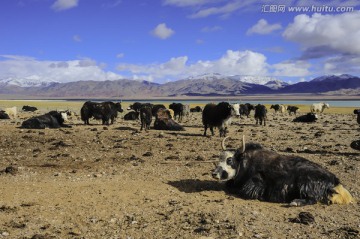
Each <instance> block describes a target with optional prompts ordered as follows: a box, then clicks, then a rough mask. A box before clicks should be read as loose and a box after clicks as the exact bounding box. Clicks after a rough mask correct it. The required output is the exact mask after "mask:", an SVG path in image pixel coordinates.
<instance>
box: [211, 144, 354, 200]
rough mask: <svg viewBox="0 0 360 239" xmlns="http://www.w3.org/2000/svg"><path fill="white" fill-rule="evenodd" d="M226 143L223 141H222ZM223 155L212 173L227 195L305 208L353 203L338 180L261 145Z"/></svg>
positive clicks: (315, 165) (321, 170)
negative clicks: (223, 186) (223, 182)
mask: <svg viewBox="0 0 360 239" xmlns="http://www.w3.org/2000/svg"><path fill="white" fill-rule="evenodd" d="M225 139H226V138H225ZM225 139H224V140H223V141H222V147H223V152H222V153H221V155H220V163H219V165H218V166H217V167H216V169H215V170H214V171H213V173H212V175H213V177H214V178H216V179H219V180H222V181H226V186H227V189H228V191H229V192H230V193H233V194H236V195H238V196H240V197H242V198H244V199H258V200H261V201H268V202H277V203H290V205H292V206H302V205H307V204H315V203H316V202H322V203H327V204H329V203H337V204H348V203H351V202H353V198H352V196H351V195H350V193H349V192H348V191H347V190H346V189H345V188H344V187H343V186H342V185H341V184H340V181H339V179H338V178H337V177H336V176H335V175H334V174H332V173H331V172H329V171H327V170H326V169H324V168H322V167H321V166H320V165H318V164H316V163H314V162H311V161H309V160H307V159H305V158H302V157H299V156H287V155H280V154H278V153H276V152H273V151H270V150H267V149H264V148H263V147H262V146H261V145H260V144H255V143H247V144H245V141H244V139H243V145H242V147H241V148H239V149H237V150H235V149H230V150H226V148H225Z"/></svg>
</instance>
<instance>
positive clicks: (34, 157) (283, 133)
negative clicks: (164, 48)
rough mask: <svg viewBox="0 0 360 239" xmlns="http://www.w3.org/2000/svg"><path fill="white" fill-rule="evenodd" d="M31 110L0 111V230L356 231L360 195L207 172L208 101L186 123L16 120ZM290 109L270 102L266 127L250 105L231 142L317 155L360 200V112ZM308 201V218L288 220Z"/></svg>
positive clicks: (192, 234)
mask: <svg viewBox="0 0 360 239" xmlns="http://www.w3.org/2000/svg"><path fill="white" fill-rule="evenodd" d="M76 112H78V111H76ZM30 116H31V114H30V113H22V112H20V113H19V118H20V119H18V120H10V121H5V120H2V121H0V127H1V141H0V170H3V171H2V173H0V188H1V194H0V238H1V237H4V238H359V228H360V224H359V219H360V208H359V203H355V204H351V205H345V206H339V205H331V206H327V205H322V204H317V205H312V206H306V207H302V208H293V207H287V205H285V204H276V203H267V202H259V201H254V200H243V199H241V198H238V197H236V196H234V195H230V194H227V193H225V192H224V190H223V184H222V183H220V182H217V181H215V180H213V179H212V178H211V170H213V169H214V163H213V161H214V160H217V159H218V155H219V152H220V150H221V145H220V143H221V138H220V137H219V132H218V131H216V135H215V136H212V137H203V136H202V134H203V128H202V127H201V113H192V114H191V115H190V116H189V117H187V118H185V119H184V120H183V123H182V125H183V126H184V127H185V130H186V131H183V132H174V131H156V130H153V129H151V130H149V131H147V132H140V131H139V129H140V122H139V121H134V122H131V121H123V120H122V119H118V120H117V122H116V123H115V124H114V125H110V126H108V127H103V126H102V125H100V122H97V121H94V120H92V125H90V126H88V125H86V126H85V125H83V124H82V122H81V121H80V120H79V118H78V117H76V116H75V117H73V118H72V119H70V122H69V124H70V125H72V128H66V129H45V130H23V129H20V128H18V126H19V125H20V123H21V121H22V119H25V118H28V117H30ZM292 119H293V116H288V115H280V114H279V115H274V114H273V113H269V116H268V125H267V126H265V127H264V126H257V125H255V120H254V119H253V116H252V117H250V118H245V119H234V120H233V124H232V125H231V126H230V128H229V135H230V136H231V138H230V139H229V140H228V142H227V143H228V147H232V148H233V147H236V146H238V145H239V143H240V139H241V137H242V135H243V134H245V136H246V139H247V140H248V141H254V142H258V143H261V144H262V145H264V146H265V147H266V148H269V149H271V150H274V151H277V152H279V153H282V154H289V155H293V154H297V155H300V156H302V157H305V158H307V159H310V160H312V161H314V162H317V163H319V164H320V165H322V166H323V167H325V168H327V169H328V170H330V171H331V172H333V173H335V174H336V175H337V176H338V177H339V178H340V180H341V182H342V183H343V184H344V185H345V187H346V188H347V189H348V190H349V191H350V192H351V193H352V195H353V196H354V197H355V198H356V199H357V201H359V189H360V184H359V179H358V178H359V166H360V162H359V158H360V151H356V150H354V149H352V148H351V147H350V144H351V142H352V141H354V140H359V139H360V130H359V125H358V124H357V123H356V119H355V118H354V115H352V114H336V113H325V114H323V115H321V116H320V117H319V121H318V122H316V123H293V122H291V121H292ZM6 169H7V172H8V173H6ZM304 211H306V213H308V214H306V215H311V216H312V217H309V216H308V217H307V219H308V221H309V222H310V221H311V223H305V224H304V223H293V222H291V220H289V219H290V218H292V219H294V218H298V217H299V215H301V214H300V213H301V212H304ZM309 218H310V219H311V220H309ZM297 220H299V221H300V222H301V220H302V219H301V218H299V219H295V221H296V222H297Z"/></svg>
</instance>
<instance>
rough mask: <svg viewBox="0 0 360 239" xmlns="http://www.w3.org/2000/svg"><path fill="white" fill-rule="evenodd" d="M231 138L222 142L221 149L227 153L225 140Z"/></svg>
mask: <svg viewBox="0 0 360 239" xmlns="http://www.w3.org/2000/svg"><path fill="white" fill-rule="evenodd" d="M227 138H229V136H227V137H225V138H224V139H223V140H222V142H221V148H222V149H223V150H224V151H225V150H226V146H225V140H226V139H227Z"/></svg>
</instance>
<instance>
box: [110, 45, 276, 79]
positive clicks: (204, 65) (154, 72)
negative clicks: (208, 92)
mask: <svg viewBox="0 0 360 239" xmlns="http://www.w3.org/2000/svg"><path fill="white" fill-rule="evenodd" d="M268 67H269V66H268V64H267V63H266V57H265V56H264V55H263V54H261V53H257V52H253V51H232V50H228V51H227V52H226V53H225V54H224V55H223V56H222V57H220V58H219V59H217V60H214V61H197V62H195V63H192V64H188V57H187V56H181V57H174V58H171V59H170V60H169V61H167V62H165V63H160V64H145V65H137V64H126V63H123V64H119V65H118V67H117V70H119V71H120V72H126V73H130V74H132V75H137V76H147V77H148V76H151V78H152V79H157V80H161V81H166V80H174V79H180V78H185V77H188V76H193V75H201V74H205V73H221V74H224V75H267V74H268Z"/></svg>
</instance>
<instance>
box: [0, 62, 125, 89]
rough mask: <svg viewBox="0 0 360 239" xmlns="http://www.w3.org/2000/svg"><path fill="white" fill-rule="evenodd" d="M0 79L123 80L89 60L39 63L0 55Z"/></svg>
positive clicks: (58, 80)
mask: <svg viewBox="0 0 360 239" xmlns="http://www.w3.org/2000/svg"><path fill="white" fill-rule="evenodd" d="M1 57H2V58H4V59H3V60H0V79H6V78H9V77H14V78H29V77H34V76H36V77H37V78H39V79H45V80H51V81H57V82H71V81H84V80H96V81H104V80H117V79H121V78H123V76H121V75H118V74H116V73H114V72H109V71H104V70H103V69H102V67H101V64H97V63H96V61H94V60H92V59H90V58H84V59H80V60H70V61H40V60H37V59H35V58H30V57H21V56H9V55H2V56H1Z"/></svg>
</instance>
